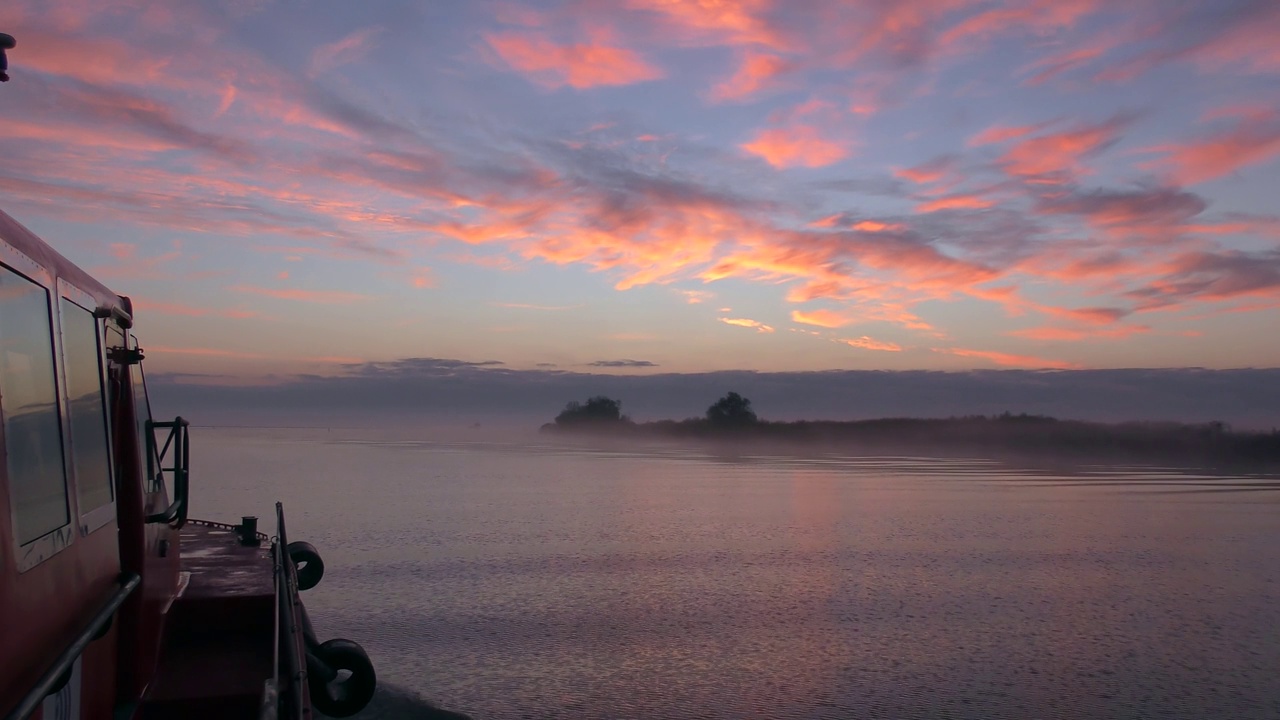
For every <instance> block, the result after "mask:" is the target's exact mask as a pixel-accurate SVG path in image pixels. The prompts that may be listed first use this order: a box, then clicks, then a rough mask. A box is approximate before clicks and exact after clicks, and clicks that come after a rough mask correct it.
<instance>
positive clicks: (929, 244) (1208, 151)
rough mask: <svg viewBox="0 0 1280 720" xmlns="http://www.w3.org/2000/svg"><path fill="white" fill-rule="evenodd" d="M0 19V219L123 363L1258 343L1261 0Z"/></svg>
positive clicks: (843, 364) (1264, 304)
mask: <svg viewBox="0 0 1280 720" xmlns="http://www.w3.org/2000/svg"><path fill="white" fill-rule="evenodd" d="M0 32H7V33H9V34H12V35H14V36H15V37H16V38H17V40H18V45H17V47H16V48H15V49H14V50H12V51H10V53H9V61H10V70H9V72H10V74H11V75H12V77H13V80H12V82H10V83H7V84H5V85H0V153H2V155H3V157H4V162H3V166H2V167H0V209H3V210H4V211H6V212H8V213H9V214H10V215H13V216H14V217H15V218H16V219H18V220H19V221H20V222H22V223H24V224H26V225H27V226H28V227H30V228H31V229H32V230H34V231H35V232H36V233H37V234H39V235H41V236H42V237H44V238H45V239H46V240H47V241H48V242H50V244H52V245H53V246H54V247H56V248H57V249H58V250H60V251H61V252H62V253H63V254H65V255H67V256H68V257H70V258H71V259H72V260H73V261H75V262H77V263H78V264H80V265H81V266H83V267H85V268H87V269H89V270H90V271H91V272H92V273H94V274H95V275H96V276H97V277H99V278H100V279H101V280H102V281H103V282H105V283H107V284H108V285H109V286H111V287H112V288H113V289H115V290H116V291H118V292H120V293H121V294H125V295H129V296H131V297H132V298H133V299H134V303H135V308H136V310H137V318H138V334H139V336H140V337H141V339H142V341H143V346H144V347H145V348H146V349H147V351H148V352H147V355H148V364H149V365H150V366H151V367H152V368H153V370H160V371H163V372H167V373H191V374H192V376H193V377H195V376H200V375H207V376H219V377H220V378H221V380H217V379H212V378H211V379H210V381H211V382H213V381H227V380H232V381H235V380H245V381H249V380H252V379H253V378H261V377H263V376H266V375H268V374H276V375H280V374H290V373H308V374H317V375H333V374H341V373H343V372H347V371H349V369H350V368H351V367H352V366H353V365H354V364H356V363H369V362H383V363H386V362H393V361H397V360H400V359H403V358H422V357H430V358H451V359H456V360H460V361H465V362H472V363H476V362H486V361H494V362H497V363H503V365H502V367H506V368H511V369H513V370H519V371H533V370H538V369H558V370H568V371H575V372H595V373H629V374H644V373H652V372H662V373H668V372H676V373H683V372H707V371H719V370H735V369H746V370H762V371H795V370H820V369H845V370H861V369H888V370H901V369H957V370H958V369H973V368H1058V369H1068V368H1083V369H1107V368H1133V367H1146V368H1164V367H1182V366H1201V367H1207V368H1239V367H1275V366H1277V365H1280V331H1277V328H1280V42H1278V41H1277V40H1276V38H1277V37H1280V2H1276V1H1275V0H1252V1H1249V0H1204V1H1203V2H1193V1H1181V2H1171V1H1167V0H1125V1H1124V2H1114V1H1112V2H1104V1H1103V0H1028V1H1023V2H1015V1H1012V0H1011V1H1008V2H992V1H990V0H985V1H984V0H892V1H890V0H865V1H853V0H849V1H846V2H835V1H829V2H823V1H820V0H801V1H796V2H783V1H782V0H777V1H776V2H769V1H768V0H741V1H738V2H733V1H731V0H722V1H717V0H688V1H681V0H617V1H616V2H605V1H602V0H581V1H578V2H546V3H528V4H523V3H516V2H483V1H480V0H477V1H476V2H463V1H461V0H457V1H452V2H411V1H409V0H400V1H395V2H393V1H385V0H367V1H362V2H345V3H337V2H314V1H312V2H304V1H302V0H234V1H231V0H217V1H215V0H206V1H205V2H172V3H143V2H99V1H98V0H93V1H90V0H75V1H73V2H61V1H57V2H54V1H50V0H4V2H3V4H0ZM365 367H370V366H365ZM197 379H198V377H197Z"/></svg>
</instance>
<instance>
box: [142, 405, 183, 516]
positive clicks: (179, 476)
mask: <svg viewBox="0 0 1280 720" xmlns="http://www.w3.org/2000/svg"><path fill="white" fill-rule="evenodd" d="M189 426H190V423H188V422H187V421H186V420H183V419H182V418H180V417H179V418H175V419H173V420H169V421H164V422H156V421H154V420H148V421H147V438H146V441H147V477H148V478H154V477H156V476H157V475H159V476H160V477H161V478H163V476H164V473H166V472H168V473H172V475H173V500H172V501H171V502H170V503H169V507H167V508H165V509H164V510H163V511H161V512H158V513H152V514H151V515H148V516H147V522H149V523H168V524H169V525H172V526H173V527H175V528H180V527H182V526H183V525H185V524H186V522H187V499H188V497H189V494H190V487H189V483H190V473H191V444H190V442H189V441H188V430H187V428H188V427H189ZM156 430H168V431H169V436H168V437H167V438H165V441H164V445H160V444H159V443H158V442H157V441H156ZM170 449H172V450H173V455H172V459H173V464H172V465H170V466H167V467H166V466H165V464H164V462H165V458H166V457H167V456H168V455H169V450H170Z"/></svg>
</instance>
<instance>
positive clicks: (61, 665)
mask: <svg viewBox="0 0 1280 720" xmlns="http://www.w3.org/2000/svg"><path fill="white" fill-rule="evenodd" d="M141 582H142V578H141V577H139V576H138V575H137V574H136V573H129V574H128V575H125V576H123V577H122V578H121V583H120V587H118V588H116V590H115V592H113V593H111V597H109V598H107V601H106V602H105V603H104V604H103V605H102V607H101V608H99V609H98V612H97V614H96V615H94V616H93V620H92V621H90V622H89V624H88V626H86V627H85V629H83V630H81V631H80V634H79V635H77V636H76V637H75V640H73V641H72V642H71V644H70V645H68V646H67V649H65V650H63V651H62V654H61V655H59V656H58V659H57V660H54V662H53V666H52V667H50V668H49V669H48V670H46V671H45V673H44V675H41V676H40V680H39V681H37V682H36V684H35V687H33V688H31V690H30V691H29V692H28V693H27V694H26V696H25V697H23V698H22V702H20V703H18V706H17V707H16V708H14V709H13V711H11V712H10V713H9V714H8V715H6V716H5V720H27V717H29V716H30V715H31V713H33V712H35V710H36V708H38V707H40V703H42V702H44V699H45V697H46V696H47V695H49V693H50V691H52V690H53V688H54V686H56V685H57V684H58V682H59V681H60V680H61V679H62V676H63V675H65V674H67V673H68V672H69V671H70V670H71V666H72V665H73V664H75V661H76V658H78V657H80V653H82V652H84V649H85V648H87V647H89V643H91V642H93V641H94V639H95V638H96V637H97V636H98V633H100V632H101V631H102V630H103V629H104V628H105V627H106V625H107V623H108V622H110V620H111V616H112V615H115V612H116V610H119V609H120V606H121V605H122V604H124V601H125V599H126V598H128V597H129V595H130V594H131V593H132V592H133V591H134V589H135V588H137V587H138V584H139V583H141Z"/></svg>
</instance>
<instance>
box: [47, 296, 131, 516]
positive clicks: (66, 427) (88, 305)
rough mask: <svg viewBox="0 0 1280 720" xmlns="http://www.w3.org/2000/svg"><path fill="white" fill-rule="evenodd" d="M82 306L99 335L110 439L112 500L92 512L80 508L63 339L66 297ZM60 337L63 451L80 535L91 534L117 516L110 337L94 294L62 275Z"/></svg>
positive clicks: (101, 382) (102, 390) (104, 408)
mask: <svg viewBox="0 0 1280 720" xmlns="http://www.w3.org/2000/svg"><path fill="white" fill-rule="evenodd" d="M64 299H65V300H66V301H67V302H69V303H72V304H73V305H75V306H77V307H79V308H80V309H81V310H83V311H85V312H87V313H89V316H90V317H92V318H93V322H94V330H95V333H96V337H97V347H98V392H99V393H101V396H102V422H103V430H104V432H105V433H106V441H107V485H108V487H110V489H111V502H109V503H107V504H105V505H99V506H98V507H96V508H92V509H90V510H89V511H88V512H85V511H84V508H81V507H80V477H79V476H77V475H76V463H75V455H74V453H75V444H76V438H75V435H74V434H73V433H72V432H71V398H70V397H69V396H68V393H69V392H71V383H70V381H69V380H68V379H67V357H66V355H65V352H66V346H67V344H66V342H65V341H64V340H63V338H64V337H65V335H66V330H65V329H64V326H63V323H62V303H61V301H62V300H64ZM58 300H59V302H58V338H59V341H60V342H59V344H60V348H59V351H60V355H59V357H58V359H59V360H61V361H62V363H61V364H62V373H61V380H62V392H61V393H60V394H59V400H60V402H61V403H62V428H63V431H62V432H63V435H62V437H63V441H62V442H63V449H62V454H63V456H64V457H65V458H66V464H67V465H68V467H69V470H70V477H71V489H72V490H74V491H75V497H76V513H77V515H78V517H79V520H80V534H81V535H88V534H90V533H92V532H93V531H95V530H98V529H99V528H101V527H103V526H104V525H106V524H108V523H110V522H111V521H112V520H113V519H115V517H116V501H117V498H116V490H117V488H116V468H115V460H116V459H115V449H114V440H115V438H114V436H113V434H112V428H111V415H110V412H111V409H110V399H109V398H108V397H107V338H106V333H107V329H106V325H105V323H104V321H103V320H102V319H100V318H98V317H97V316H96V313H95V312H94V307H95V306H96V305H97V303H96V302H94V299H93V296H92V295H90V294H89V293H87V292H85V291H83V290H81V289H80V288H78V287H76V286H75V285H72V284H71V283H69V282H67V281H66V280H63V279H62V278H58Z"/></svg>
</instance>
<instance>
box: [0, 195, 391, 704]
mask: <svg viewBox="0 0 1280 720" xmlns="http://www.w3.org/2000/svg"><path fill="white" fill-rule="evenodd" d="M134 320H135V318H134V313H133V307H132V305H131V303H130V302H129V298H127V297H124V296H121V295H117V294H116V293H114V292H112V291H111V290H110V289H108V288H107V287H106V286H105V285H103V284H102V283H100V282H98V281H97V280H95V279H94V278H92V277H90V275H89V274H87V273H86V272H84V271H83V270H81V269H80V268H78V267H76V266H75V265H74V264H72V263H71V262H70V261H68V260H67V259H66V258H64V257H62V256H61V255H59V254H58V253H57V252H56V251H54V250H53V249H52V248H51V247H50V246H49V245H47V244H46V243H45V242H44V241H42V240H41V239H40V238H38V237H36V236H35V235H34V234H33V233H32V232H31V231H29V230H28V229H26V228H25V227H23V226H22V225H21V224H19V223H18V222H17V221H16V220H14V219H13V218H12V217H10V216H9V215H7V214H5V213H4V212H2V211H0V717H3V718H5V720H25V719H26V718H35V719H38V720H76V719H81V718H86V719H94V720H130V719H132V718H139V719H150V718H184V719H186V718H233V717H234V718H250V717H252V718H276V717H288V718H309V717H311V716H312V713H313V711H315V710H319V711H321V712H323V713H324V714H326V715H330V716H335V717H342V716H345V715H350V714H353V713H354V712H357V711H358V710H360V709H361V708H362V707H363V706H364V705H365V704H366V703H367V702H368V700H369V698H370V697H371V696H372V693H373V689H374V684H375V678H374V673H373V667H372V665H371V664H370V663H369V660H368V657H367V655H365V653H364V651H363V650H362V649H360V647H359V646H358V645H356V644H355V643H352V642H350V641H348V640H330V641H328V642H326V643H320V642H318V641H317V640H316V638H315V633H314V631H313V629H312V628H311V624H310V622H309V620H308V619H307V616H306V610H305V608H304V607H303V605H302V602H301V600H300V596H299V591H300V590H306V589H308V588H309V587H312V586H314V585H315V583H317V582H319V579H320V576H321V574H322V573H323V564H322V562H321V560H320V557H319V555H318V554H317V553H316V551H315V549H314V548H312V547H311V546H310V545H308V544H307V543H292V544H291V543H289V542H288V539H287V536H286V531H285V523H284V513H283V508H282V506H281V505H280V504H279V503H277V506H276V527H275V532H274V534H273V535H271V536H268V535H266V534H263V533H259V532H258V531H257V522H256V518H251V517H245V518H242V519H240V520H241V521H240V522H239V523H236V524H228V523H219V522H210V521H202V520H196V519H192V518H189V517H188V511H189V509H190V508H189V499H188V483H189V467H188V465H189V453H188V431H189V426H188V423H187V422H186V421H185V420H183V419H182V418H176V419H160V418H156V417H153V416H152V413H151V405H150V402H149V398H148V395H147V384H146V376H145V373H144V372H143V359H144V357H145V349H144V346H143V345H141V344H140V340H139V338H138V337H137V336H136V335H135V334H134V330H135V326H134Z"/></svg>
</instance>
